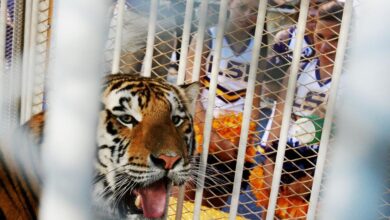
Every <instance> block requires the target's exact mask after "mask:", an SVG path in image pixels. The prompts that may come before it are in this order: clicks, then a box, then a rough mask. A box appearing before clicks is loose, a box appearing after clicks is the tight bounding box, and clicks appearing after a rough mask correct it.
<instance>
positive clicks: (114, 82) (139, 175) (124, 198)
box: [0, 74, 199, 219]
mask: <svg viewBox="0 0 390 220" xmlns="http://www.w3.org/2000/svg"><path fill="white" fill-rule="evenodd" d="M198 91H199V84H198V83H192V84H189V85H183V86H174V85H171V84H168V83H166V82H163V81H159V80H156V79H150V78H143V77H135V76H130V75H125V74H116V75H111V76H108V77H106V78H105V80H104V82H103V91H102V98H101V102H102V109H101V111H100V116H99V125H98V130H97V150H96V152H97V154H96V155H97V156H96V161H95V168H96V169H95V172H96V178H95V180H94V192H93V197H94V202H95V205H96V209H95V210H96V211H97V213H98V214H97V215H98V216H99V215H100V216H103V218H104V219H161V218H163V217H164V215H165V213H166V211H165V206H166V196H167V195H168V194H167V193H168V192H169V187H170V186H171V185H172V184H174V185H183V184H184V183H185V182H186V181H188V180H189V178H190V173H191V163H190V162H191V155H193V151H194V149H195V137H194V129H193V118H192V117H193V112H192V111H191V109H193V106H194V103H195V99H196V98H197V96H198ZM28 125H29V127H30V130H31V131H32V133H33V134H35V135H34V136H35V138H36V140H38V142H41V141H42V130H43V129H42V128H43V125H44V114H40V115H36V116H34V117H33V118H32V119H31V120H30V122H29V124H28ZM0 165H2V164H0ZM1 178H2V179H3V178H4V177H3V176H1ZM5 179H6V178H5ZM20 182H23V181H20ZM5 189H7V188H5ZM32 195H36V194H33V193H32ZM36 198H37V197H34V199H36ZM28 199H29V198H28ZM15 203H17V202H15ZM29 204H34V207H33V208H32V210H35V211H33V212H32V213H35V214H36V210H37V209H36V203H32V202H29ZM3 205H4V204H1V207H3ZM162 207H164V209H162ZM1 214H2V213H0V215H1ZM0 217H1V216H0ZM1 219H2V218H1ZM10 219H11V218H10ZM12 219H14V218H12ZM15 219H17V218H15ZM20 219H32V218H30V217H26V218H20Z"/></svg>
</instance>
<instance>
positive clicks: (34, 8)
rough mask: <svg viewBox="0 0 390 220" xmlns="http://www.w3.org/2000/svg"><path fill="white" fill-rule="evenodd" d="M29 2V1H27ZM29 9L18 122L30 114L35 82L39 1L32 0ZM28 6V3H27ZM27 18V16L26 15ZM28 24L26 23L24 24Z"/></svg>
mask: <svg viewBox="0 0 390 220" xmlns="http://www.w3.org/2000/svg"><path fill="white" fill-rule="evenodd" d="M27 3H29V2H27ZM30 4H32V5H31V10H30V11H29V12H28V13H29V14H30V13H31V14H30V15H31V23H30V25H29V27H27V28H28V29H27V31H28V32H27V34H28V35H29V36H30V38H29V39H28V40H27V39H26V38H25V40H27V42H28V43H27V45H26V46H28V48H27V47H24V48H27V51H25V54H24V55H23V58H26V60H23V62H26V63H23V73H22V78H23V79H22V83H23V84H22V97H23V98H22V100H23V102H22V106H21V118H20V122H21V123H24V122H26V121H27V120H28V119H29V118H30V117H31V114H32V103H33V88H34V83H35V78H34V76H35V58H36V50H35V49H36V45H37V42H36V41H37V31H38V14H39V11H38V6H39V1H32V3H30ZM28 6H29V5H28ZM26 19H28V17H26ZM25 25H26V26H27V25H28V24H27V23H26V24H25Z"/></svg>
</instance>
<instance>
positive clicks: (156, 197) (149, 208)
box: [139, 182, 167, 218]
mask: <svg viewBox="0 0 390 220" xmlns="http://www.w3.org/2000/svg"><path fill="white" fill-rule="evenodd" d="M139 193H140V195H141V201H142V210H143V212H144V216H145V217H146V218H161V217H163V215H164V211H165V205H166V199H167V190H166V187H165V184H164V182H157V183H154V184H153V185H151V186H149V187H147V188H144V189H140V190H139Z"/></svg>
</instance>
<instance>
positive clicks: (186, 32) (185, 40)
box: [175, 0, 194, 220]
mask: <svg viewBox="0 0 390 220" xmlns="http://www.w3.org/2000/svg"><path fill="white" fill-rule="evenodd" d="M193 9H194V0H188V1H187V2H186V11H185V18H184V27H183V35H182V41H181V42H182V43H181V49H180V61H179V71H178V77H177V82H176V84H177V85H181V84H183V83H184V78H185V74H186V66H187V60H188V59H187V54H188V45H189V44H190V34H191V33H190V31H191V21H192V12H193ZM184 194H185V186H181V187H180V188H179V194H178V198H177V207H176V217H175V218H176V220H180V219H181V218H182V213H183V204H184Z"/></svg>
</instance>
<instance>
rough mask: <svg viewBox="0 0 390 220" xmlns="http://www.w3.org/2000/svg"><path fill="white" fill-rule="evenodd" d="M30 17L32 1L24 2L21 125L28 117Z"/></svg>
mask: <svg viewBox="0 0 390 220" xmlns="http://www.w3.org/2000/svg"><path fill="white" fill-rule="evenodd" d="M31 15H32V1H31V0H26V8H25V19H24V20H25V22H24V40H23V60H22V63H23V67H22V68H23V69H22V80H21V82H22V90H21V112H20V122H21V123H23V122H25V121H27V119H28V116H27V115H26V108H27V105H26V104H27V97H28V93H27V85H28V84H29V81H28V77H27V76H28V71H29V66H28V63H29V62H28V60H29V55H30V43H31V39H30V37H31V20H32V18H31Z"/></svg>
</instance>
